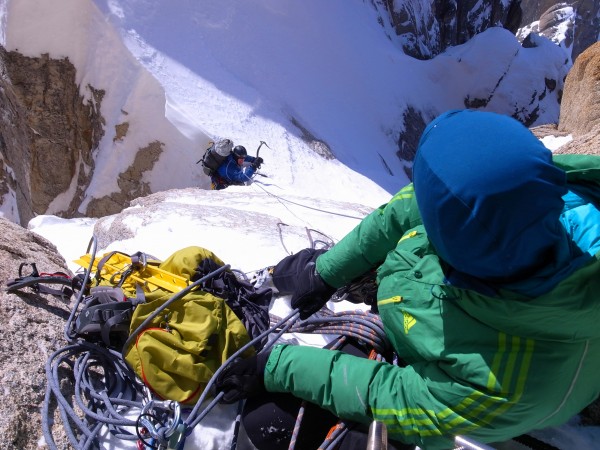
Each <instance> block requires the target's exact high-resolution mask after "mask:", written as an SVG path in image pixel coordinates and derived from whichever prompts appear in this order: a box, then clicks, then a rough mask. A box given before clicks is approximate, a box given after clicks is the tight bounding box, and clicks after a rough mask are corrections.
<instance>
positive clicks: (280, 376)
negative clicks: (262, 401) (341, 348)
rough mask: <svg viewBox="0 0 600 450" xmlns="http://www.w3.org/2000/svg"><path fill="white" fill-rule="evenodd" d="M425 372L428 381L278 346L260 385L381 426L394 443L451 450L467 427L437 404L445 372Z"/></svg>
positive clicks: (410, 371) (407, 370) (382, 366)
mask: <svg viewBox="0 0 600 450" xmlns="http://www.w3.org/2000/svg"><path fill="white" fill-rule="evenodd" d="M426 371H430V372H431V373H428V375H429V376H431V377H432V378H431V379H429V377H423V376H422V375H420V374H418V373H417V372H416V371H415V370H414V368H413V367H411V366H407V367H399V366H395V365H392V364H387V363H382V362H377V361H373V360H369V359H365V358H360V357H357V356H353V355H348V354H345V353H342V352H338V351H333V350H327V349H321V348H315V347H307V346H296V345H278V346H276V347H274V349H273V350H272V351H271V355H270V356H269V360H268V361H267V365H266V368H265V377H264V380H265V387H266V389H267V390H268V391H269V392H290V393H292V394H293V395H294V396H296V397H299V398H302V399H304V400H306V401H309V402H312V403H315V404H317V405H319V406H321V407H323V408H325V409H327V410H328V411H330V412H332V413H333V414H335V415H336V416H338V417H341V418H343V419H344V420H351V421H355V422H359V423H362V424H369V423H371V422H372V421H373V420H378V421H382V422H383V423H385V424H386V427H387V431H388V434H390V437H391V438H392V439H394V440H399V441H401V442H404V443H414V444H417V445H420V446H426V448H427V449H428V450H430V449H447V448H453V446H452V442H453V441H452V436H454V435H455V434H459V433H460V431H461V428H460V427H459V426H458V425H459V424H460V425H461V426H462V427H464V426H465V425H466V426H468V425H470V424H465V422H464V420H463V418H462V417H457V415H456V414H453V413H452V412H450V411H449V409H448V407H447V405H445V404H444V403H442V402H440V401H438V400H437V398H436V395H435V392H436V390H437V387H436V386H437V385H439V386H442V388H443V386H444V383H448V381H445V378H446V375H445V374H444V373H443V371H441V370H439V368H438V366H437V365H435V364H430V365H429V367H428V368H427V369H426ZM307 374H310V376H307ZM431 380H435V381H431ZM432 384H434V385H435V386H432ZM457 390H458V389H457ZM456 395H457V398H458V397H460V395H461V393H460V392H458V393H457V394H456ZM466 395H468V393H467V392H465V396H466ZM455 424H456V425H455ZM462 430H464V428H462Z"/></svg>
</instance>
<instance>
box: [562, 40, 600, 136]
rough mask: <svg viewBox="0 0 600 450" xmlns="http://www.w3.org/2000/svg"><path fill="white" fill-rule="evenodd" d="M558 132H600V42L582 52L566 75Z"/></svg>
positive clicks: (576, 133)
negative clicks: (566, 85)
mask: <svg viewBox="0 0 600 450" xmlns="http://www.w3.org/2000/svg"><path fill="white" fill-rule="evenodd" d="M566 83H567V84H568V89H567V88H566V87H565V91H564V93H563V98H562V103H561V110H560V119H559V123H558V129H559V131H569V132H571V133H573V134H574V135H576V136H581V135H584V134H586V133H589V132H591V131H593V130H594V129H596V134H598V131H600V128H598V127H599V126H600V42H597V43H595V44H594V45H592V46H591V47H590V48H588V49H587V50H586V51H585V52H583V53H582V54H581V55H579V57H578V58H577V60H576V61H575V64H574V65H573V68H572V69H571V70H570V71H569V74H568V75H567V80H566Z"/></svg>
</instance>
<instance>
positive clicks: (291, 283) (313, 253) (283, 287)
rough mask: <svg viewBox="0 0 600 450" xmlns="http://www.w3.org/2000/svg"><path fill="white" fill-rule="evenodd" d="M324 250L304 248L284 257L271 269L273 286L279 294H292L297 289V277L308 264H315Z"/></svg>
mask: <svg viewBox="0 0 600 450" xmlns="http://www.w3.org/2000/svg"><path fill="white" fill-rule="evenodd" d="M326 251H327V250H325V249H319V250H317V249H314V248H305V249H303V250H300V251H299V252H298V253H295V254H293V255H290V256H286V257H285V258H283V259H282V260H281V261H279V262H278V263H277V264H276V265H275V267H274V268H273V284H274V285H275V287H276V288H277V290H278V291H279V293H280V294H282V295H287V294H293V293H295V292H296V290H297V289H298V281H299V280H298V277H299V276H300V273H301V272H302V271H303V270H304V268H305V267H306V265H307V264H308V263H310V262H315V261H316V260H317V258H318V257H319V256H321V255H322V254H323V253H325V252H326Z"/></svg>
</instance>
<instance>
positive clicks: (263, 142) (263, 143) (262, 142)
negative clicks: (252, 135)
mask: <svg viewBox="0 0 600 450" xmlns="http://www.w3.org/2000/svg"><path fill="white" fill-rule="evenodd" d="M263 145H266V146H267V147H268V148H271V147H269V145H268V144H267V143H266V142H265V141H260V145H259V146H258V148H257V149H256V157H257V158H258V152H260V148H261V147H262V146H263Z"/></svg>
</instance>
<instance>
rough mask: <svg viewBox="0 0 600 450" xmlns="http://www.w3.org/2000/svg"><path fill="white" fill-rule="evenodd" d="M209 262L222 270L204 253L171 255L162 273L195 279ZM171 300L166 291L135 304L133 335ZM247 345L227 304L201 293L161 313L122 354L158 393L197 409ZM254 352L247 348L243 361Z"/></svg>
mask: <svg viewBox="0 0 600 450" xmlns="http://www.w3.org/2000/svg"><path fill="white" fill-rule="evenodd" d="M206 258H209V259H211V260H212V261H214V262H215V263H217V264H218V265H219V266H222V265H224V263H223V261H221V260H220V259H219V258H218V257H216V256H215V255H214V254H213V253H212V252H210V251H208V250H206V249H204V248H201V247H187V248H184V249H182V250H179V251H177V252H175V253H174V254H172V255H171V256H170V257H169V258H168V259H167V260H165V261H164V262H162V263H161V264H160V265H159V268H161V269H163V270H165V271H167V272H170V273H173V274H175V275H179V276H181V277H184V278H186V279H188V280H191V278H192V277H193V276H194V275H195V269H196V268H197V267H198V266H199V265H200V263H201V262H202V261H203V260H204V259H206ZM172 296H173V294H172V293H171V292H167V291H165V290H163V289H156V290H155V291H153V292H150V293H146V303H142V304H139V305H137V306H136V308H135V310H134V312H133V316H132V319H131V325H130V332H134V331H135V330H137V328H138V327H139V326H140V325H141V324H142V323H143V322H144V321H145V320H146V318H148V317H149V316H150V315H152V314H153V313H154V312H155V311H156V310H157V308H159V307H160V306H161V305H163V304H164V303H166V302H167V301H168V300H169V299H170V298H171V297H172ZM249 341H250V338H249V336H248V332H247V331H246V328H245V327H244V324H243V323H242V321H241V320H240V319H239V318H238V317H237V316H236V314H235V313H234V312H233V310H232V309H231V308H230V307H229V306H228V305H227V304H226V302H225V301H224V299H222V298H220V297H216V296H214V295H212V294H210V293H208V292H204V291H199V290H198V291H192V292H190V293H189V294H187V295H186V296H184V297H183V298H181V299H179V300H176V301H174V302H173V303H172V304H170V305H169V306H168V307H167V308H166V309H164V310H163V311H161V313H160V314H159V315H158V316H156V317H155V318H154V319H153V320H152V321H151V322H150V323H149V324H148V325H147V326H145V327H144V329H143V330H142V331H140V332H139V333H138V335H137V336H136V338H135V340H134V341H133V342H132V343H131V344H130V345H129V348H126V349H124V350H123V355H124V357H125V360H126V361H127V363H128V364H129V365H130V366H131V367H132V369H133V370H134V371H135V372H136V374H137V375H138V376H139V377H140V378H141V379H142V380H143V381H144V383H145V384H146V385H147V386H148V387H149V388H150V389H151V390H152V392H153V393H154V394H156V395H157V396H159V397H161V398H162V399H169V400H175V401H178V402H180V403H188V404H193V403H195V402H196V401H197V400H198V398H199V396H200V395H201V394H202V392H203V390H204V388H205V387H206V384H207V383H208V381H209V380H210V379H211V378H212V376H213V375H214V373H215V372H216V371H217V369H218V368H219V367H220V366H221V365H222V364H223V363H224V362H225V361H226V360H227V359H228V358H229V357H230V356H231V355H232V354H233V353H235V352H236V351H237V350H239V349H240V348H241V347H242V346H244V345H246V344H247V343H248V342H249ZM253 353H254V349H252V348H249V349H248V350H247V351H246V352H244V354H242V355H241V356H242V357H248V356H251V355H252V354H253Z"/></svg>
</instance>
